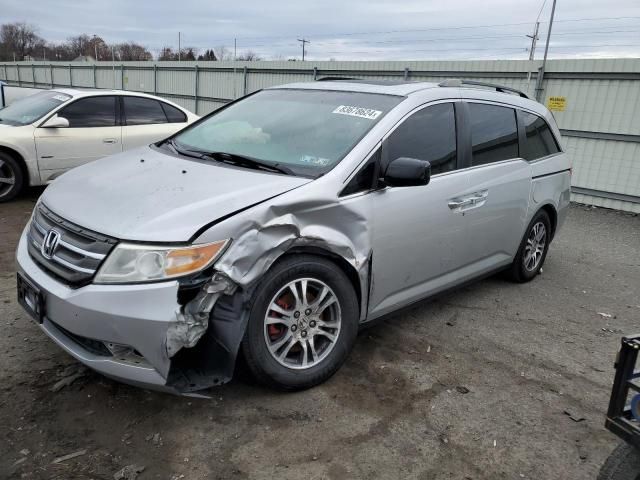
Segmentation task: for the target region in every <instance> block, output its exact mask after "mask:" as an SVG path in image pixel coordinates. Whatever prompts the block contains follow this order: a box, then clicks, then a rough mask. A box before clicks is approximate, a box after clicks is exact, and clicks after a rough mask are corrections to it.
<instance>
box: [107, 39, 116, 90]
mask: <svg viewBox="0 0 640 480" xmlns="http://www.w3.org/2000/svg"><path fill="white" fill-rule="evenodd" d="M107 55H108V54H107ZM111 64H112V67H113V89H114V90H115V88H116V54H115V52H114V51H113V45H111Z"/></svg>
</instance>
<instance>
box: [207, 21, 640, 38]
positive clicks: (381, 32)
mask: <svg viewBox="0 0 640 480" xmlns="http://www.w3.org/2000/svg"><path fill="white" fill-rule="evenodd" d="M631 19H640V16H624V17H589V18H572V19H565V20H555V23H571V22H588V21H603V20H631ZM540 23H541V24H546V23H548V22H545V21H543V22H540ZM522 25H531V22H518V23H496V24H488V25H464V26H445V27H431V28H419V29H398V30H386V31H368V32H341V33H340V32H339V33H325V34H313V35H310V37H313V38H327V37H340V36H355V35H386V34H390V33H410V32H430V31H442V30H464V29H473V28H493V27H513V26H522ZM291 37H292V35H271V36H262V37H236V38H237V39H238V40H270V39H277V38H291ZM225 42H226V43H232V42H233V39H232V38H227V39H226V40H220V39H219V40H212V41H211V43H212V44H219V43H225Z"/></svg>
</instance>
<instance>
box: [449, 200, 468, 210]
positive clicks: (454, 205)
mask: <svg viewBox="0 0 640 480" xmlns="http://www.w3.org/2000/svg"><path fill="white" fill-rule="evenodd" d="M448 205H449V208H450V209H451V210H459V209H461V208H462V207H466V206H467V205H471V199H470V198H466V199H464V200H450V201H449V203H448Z"/></svg>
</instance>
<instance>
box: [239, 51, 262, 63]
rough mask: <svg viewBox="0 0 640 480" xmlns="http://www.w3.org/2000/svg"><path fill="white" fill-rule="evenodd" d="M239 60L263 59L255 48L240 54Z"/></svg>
mask: <svg viewBox="0 0 640 480" xmlns="http://www.w3.org/2000/svg"><path fill="white" fill-rule="evenodd" d="M238 60H242V61H245V62H257V61H258V60H262V57H261V56H260V55H258V54H257V53H256V52H254V51H253V50H247V51H246V52H244V53H243V54H241V55H239V56H238Z"/></svg>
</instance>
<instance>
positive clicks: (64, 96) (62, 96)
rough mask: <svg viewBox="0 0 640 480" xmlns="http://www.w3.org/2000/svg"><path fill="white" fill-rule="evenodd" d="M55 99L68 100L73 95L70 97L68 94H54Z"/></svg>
mask: <svg viewBox="0 0 640 480" xmlns="http://www.w3.org/2000/svg"><path fill="white" fill-rule="evenodd" d="M53 98H54V100H59V101H61V102H66V101H67V100H69V99H70V98H71V97H68V96H66V95H54V96H53Z"/></svg>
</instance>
